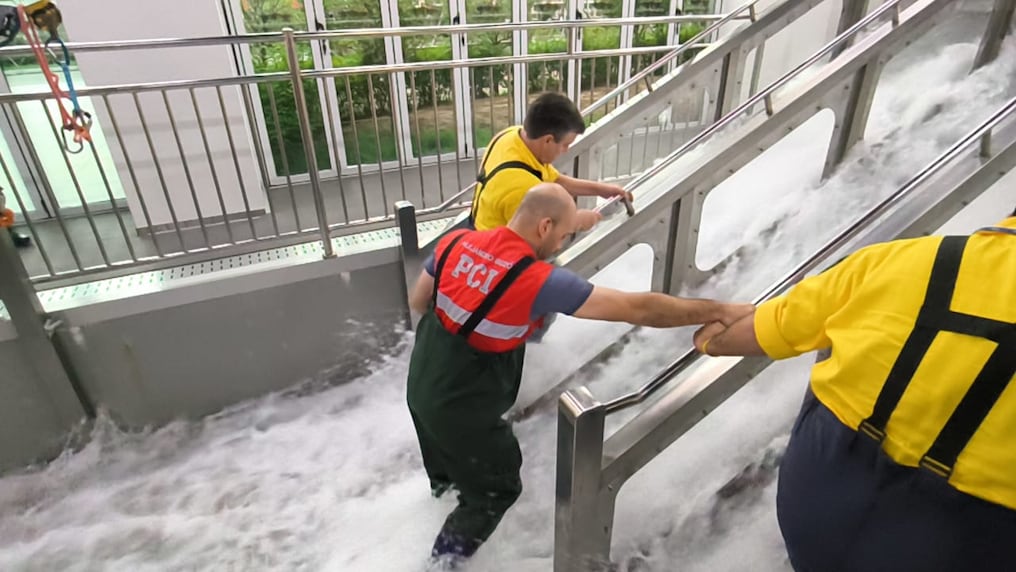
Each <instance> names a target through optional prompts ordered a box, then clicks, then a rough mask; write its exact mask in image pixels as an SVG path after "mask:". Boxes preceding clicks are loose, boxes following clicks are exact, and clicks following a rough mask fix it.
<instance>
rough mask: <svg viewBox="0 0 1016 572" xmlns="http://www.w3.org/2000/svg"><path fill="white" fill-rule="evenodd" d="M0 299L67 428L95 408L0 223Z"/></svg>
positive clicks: (25, 353) (60, 418) (91, 414)
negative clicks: (51, 326)
mask: <svg viewBox="0 0 1016 572" xmlns="http://www.w3.org/2000/svg"><path fill="white" fill-rule="evenodd" d="M0 301H2V302H3V304H4V307H6V308H7V313H8V314H10V318H11V322H12V323H13V324H14V329H15V330H17V333H18V346H19V348H20V350H21V352H22V354H23V356H24V357H25V359H26V360H27V361H28V362H29V363H31V364H32V369H33V370H34V373H35V374H36V375H37V379H38V383H41V384H42V387H43V390H44V393H45V394H46V395H47V396H48V397H49V401H50V405H52V407H53V410H54V411H55V412H56V415H57V416H58V418H59V423H60V425H62V426H63V427H64V428H66V429H70V428H71V427H73V426H74V425H76V424H77V423H78V422H80V421H81V420H82V419H83V418H85V417H86V416H87V417H94V416H95V409H94V407H93V406H92V404H91V401H90V400H89V398H88V397H87V395H86V394H85V392H84V390H83V389H82V387H81V384H80V383H79V380H78V378H77V376H76V372H75V371H74V368H73V366H72V364H71V362H70V359H69V358H68V356H67V355H66V352H65V351H63V348H62V346H61V345H60V341H59V339H58V338H56V337H55V336H57V332H55V331H54V332H52V334H51V333H50V331H49V330H50V328H49V316H47V315H46V313H45V310H44V309H43V307H42V303H41V302H40V301H39V296H38V295H37V294H36V292H35V288H34V287H33V286H32V283H31V281H30V280H29V278H28V272H27V271H26V270H25V265H24V263H23V262H22V261H21V255H20V254H19V253H18V251H17V249H16V247H15V246H14V242H13V241H12V240H11V237H10V234H8V232H7V229H6V228H4V227H0Z"/></svg>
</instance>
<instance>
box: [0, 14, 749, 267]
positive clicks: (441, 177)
mask: <svg viewBox="0 0 1016 572" xmlns="http://www.w3.org/2000/svg"><path fill="white" fill-rule="evenodd" d="M742 13H743V11H740V10H739V11H737V12H735V13H732V14H727V15H685V16H667V17H648V18H611V19H582V20H566V21H553V22H525V23H509V24H470V25H464V26H426V27H422V26H421V27H407V28H399V29H394V30H389V29H357V30H338V31H331V32H293V31H291V30H287V31H284V32H281V33H267V34H246V35H238V36H223V37H209V38H192V39H156V40H146V41H124V42H87V43H69V44H68V47H69V48H70V49H71V50H72V51H73V52H74V53H76V54H79V55H83V54H96V53H102V52H111V51H112V52H117V51H122V50H151V49H156V48H178V47H179V48H182V47H189V48H194V47H204V48H209V47H211V48H214V47H216V46H218V47H223V48H229V47H237V46H241V45H246V44H250V45H265V44H269V45H270V44H271V43H279V42H280V41H281V44H282V47H283V48H284V52H285V60H286V62H287V67H286V71H279V72H272V73H255V74H238V73H234V74H230V75H228V76H218V77H210V78H203V79H194V80H172V81H159V82H145V83H131V84H122V85H110V86H100V87H80V86H79V89H78V90H77V95H78V96H79V97H80V98H81V99H82V100H83V101H84V103H83V107H85V106H86V105H90V106H91V109H92V110H94V112H95V115H96V123H97V125H98V126H99V127H96V131H99V130H101V132H102V134H103V135H104V136H105V139H106V141H107V142H108V147H109V148H108V149H106V148H105V147H103V146H100V145H97V144H95V143H91V142H90V143H88V144H86V150H85V153H83V154H81V155H77V156H70V155H67V154H66V153H64V156H63V158H62V159H61V160H59V161H58V162H57V165H58V170H59V173H55V172H54V166H53V163H52V162H51V161H50V159H51V158H52V156H53V153H52V150H48V149H44V148H43V147H41V145H42V144H43V143H44V142H45V140H46V139H49V140H50V141H52V140H53V139H59V137H58V128H57V127H55V126H54V118H53V116H52V115H51V111H50V107H49V106H50V105H51V104H52V102H53V100H52V96H51V95H50V94H49V93H42V92H32V93H10V94H0V110H2V112H3V113H2V114H0V115H2V116H4V117H5V118H8V119H7V122H8V124H7V125H6V126H4V127H5V130H7V131H9V132H10V133H12V134H13V139H14V140H16V141H17V143H18V145H17V147H18V148H19V149H20V150H21V151H22V155H23V160H20V161H19V160H17V159H18V158H17V157H16V158H15V159H16V160H15V162H14V163H13V164H8V162H7V160H6V159H4V158H0V163H2V165H0V167H2V171H3V173H4V174H5V175H6V176H7V180H8V181H9V183H10V188H9V189H8V193H9V194H10V195H12V197H13V198H12V200H11V203H12V204H14V203H16V204H17V205H18V207H19V208H20V209H21V211H22V214H21V216H20V219H21V220H22V221H23V224H24V226H25V228H26V230H27V231H28V233H29V234H30V235H32V237H33V239H34V243H35V245H36V249H35V251H33V252H37V256H36V255H35V254H34V253H32V254H29V255H28V256H27V257H26V262H27V263H28V265H29V267H30V271H31V275H32V279H33V281H34V282H37V283H42V282H50V281H54V280H63V279H68V278H75V279H77V278H78V277H82V276H88V275H92V274H98V273H103V274H109V273H111V272H113V273H123V272H128V271H130V269H132V268H134V267H137V266H141V265H147V266H158V265H169V264H179V263H181V262H183V261H185V260H186V261H198V260H205V259H212V258H217V257H221V256H225V255H227V254H235V253H241V252H245V251H254V250H259V249H264V248H268V247H269V246H276V245H286V244H292V243H296V242H301V241H306V240H308V239H313V238H314V237H319V238H320V239H321V241H322V244H323V248H324V251H325V254H326V256H330V255H332V254H333V250H332V246H331V238H332V236H333V235H334V234H339V233H348V232H355V231H357V230H358V229H362V228H370V227H372V226H377V225H389V224H391V218H392V215H391V212H390V205H391V201H393V200H395V199H397V198H400V197H401V198H402V199H406V198H408V197H414V199H416V198H418V199H419V200H420V201H421V206H423V208H424V209H425V211H426V213H437V212H440V210H443V209H444V208H448V207H449V206H452V205H454V204H455V201H456V199H457V198H458V197H461V195H462V194H464V193H465V192H468V191H467V190H463V189H464V187H465V186H464V185H463V184H462V181H463V178H464V177H465V179H466V180H471V179H472V178H473V177H474V176H475V170H476V162H477V160H478V155H479V154H480V152H481V150H482V148H481V145H482V144H484V143H485V140H484V133H485V132H486V131H489V132H496V131H497V130H499V129H500V128H503V127H507V126H508V125H510V124H513V123H515V122H516V119H518V118H519V117H520V116H521V111H520V110H519V109H518V107H519V105H518V104H519V103H520V102H519V101H517V100H518V99H519V98H518V97H517V96H518V95H523V96H525V95H527V94H528V93H529V92H530V91H532V90H531V89H530V88H529V87H527V86H531V85H533V81H536V82H537V83H536V85H538V86H540V87H542V88H546V89H559V90H562V91H564V90H567V89H568V88H569V87H571V90H572V92H573V93H574V94H575V97H576V99H577V100H579V101H581V100H582V99H583V96H584V94H586V93H588V94H589V97H590V99H591V100H592V99H594V98H596V97H599V95H600V93H602V92H603V91H605V90H610V89H612V88H614V87H615V85H616V82H612V80H613V79H623V78H624V76H625V73H622V72H621V71H620V62H621V61H622V59H623V58H629V59H631V58H645V59H646V61H645V62H644V63H646V64H648V63H650V62H652V61H655V60H656V59H657V58H658V57H660V56H662V55H664V54H666V55H667V57H670V58H673V57H674V53H675V49H674V48H673V47H672V46H656V47H633V48H623V49H622V48H617V49H608V50H596V51H581V50H580V49H579V48H578V45H577V43H576V39H575V38H576V36H575V34H577V32H578V31H579V30H581V29H584V28H589V27H609V26H644V25H650V24H680V23H692V22H701V23H706V24H711V25H710V26H709V27H708V28H707V29H708V30H710V31H712V30H716V29H718V27H719V26H720V25H723V24H726V23H729V22H731V21H734V20H737V19H740V18H742V16H741V14H742ZM549 29H555V30H556V29H564V30H567V31H569V33H570V34H571V37H570V38H569V42H568V49H567V51H566V52H562V53H553V54H534V55H528V56H504V57H486V58H473V59H458V60H442V61H429V62H409V63H399V64H387V65H365V66H357V67H345V68H342V67H339V68H325V69H318V70H304V69H301V62H303V63H306V57H307V52H306V51H302V49H303V48H306V47H307V45H308V44H310V45H311V48H313V47H314V46H315V45H316V44H317V43H327V42H330V41H337V40H344V41H346V40H350V39H356V38H385V37H395V38H401V37H407V36H434V35H442V34H443V35H450V36H453V37H455V38H460V37H465V36H467V35H470V34H482V33H491V32H514V31H524V30H530V31H534V30H549ZM706 35H707V34H705V33H703V34H699V35H698V36H697V37H696V38H695V41H693V42H688V43H687V44H685V45H683V46H681V47H680V48H679V49H680V53H688V52H690V51H692V50H701V49H703V48H705V47H707V44H705V42H704V41H702V40H703V39H704V38H705V37H706ZM25 53H28V48H26V47H7V48H2V49H0V57H3V56H18V55H21V54H25ZM209 53H210V52H209ZM215 55H220V54H218V53H216V54H215ZM642 65H643V62H639V63H638V65H636V66H635V69H636V71H637V70H638V69H640V67H641V66H642ZM604 68H606V69H607V72H606V73H605V74H604V72H602V71H601V72H600V73H601V74H602V75H606V76H608V77H606V78H604V77H602V75H601V77H600V78H599V79H597V77H596V74H597V73H598V72H597V70H603V69H604ZM516 70H522V72H523V73H524V74H526V75H524V76H521V77H519V76H517V74H516V73H515V72H516ZM527 70H528V71H527ZM446 76H452V80H451V81H450V82H446V83H448V84H449V85H450V90H451V92H450V93H445V92H447V91H448V89H447V88H448V86H446V85H445V84H443V83H441V81H442V80H440V79H439V78H441V77H446ZM484 76H486V77H484ZM530 76H533V78H535V79H532V80H531V78H530ZM467 78H468V79H467ZM484 82H486V83H484ZM547 82H549V83H547ZM620 83H624V82H620ZM629 83H630V82H629ZM422 84H428V85H427V86H424V85H422ZM439 84H440V85H439ZM571 84H574V85H571ZM466 85H471V86H473V88H474V89H471V90H470V91H469V92H468V93H467V92H464V91H463V86H466ZM428 89H429V93H427V90H428ZM358 90H359V91H358ZM364 90H365V92H366V93H365V95H364V93H363V92H364ZM354 92H355V93H359V94H360V95H358V96H356V97H360V96H361V95H362V96H363V97H366V98H367V101H365V102H359V101H358V100H357V99H356V97H354ZM283 99H285V101H283ZM89 100H90V101H89ZM485 100H486V101H485ZM462 101H465V103H466V107H465V109H468V110H469V116H468V117H467V116H463V115H461V113H460V110H461V109H462V108H460V107H459V106H458V102H462ZM294 102H295V103H294ZM308 102H311V103H310V104H309V103H308ZM488 111H489V113H488ZM294 115H295V117H296V120H295V122H294V123H292V124H289V123H285V122H284V119H285V117H287V116H288V117H292V116H294ZM467 122H468V123H469V124H470V125H471V129H468V130H466V131H463V129H462V128H461V125H463V124H464V123H467ZM42 123H46V124H47V126H43V125H42ZM426 123H430V125H429V126H428V125H426ZM8 128H9V129H8ZM40 128H41V129H42V130H43V131H44V132H43V131H40ZM252 128H254V129H257V130H258V131H259V132H260V136H259V133H257V132H255V133H250V131H249V130H250V129H252ZM294 128H295V129H294ZM40 133H41V134H40ZM51 137H52V138H53V139H50V138H51ZM428 138H429V139H430V140H431V142H430V143H427V142H425V141H424V139H428ZM99 139H100V140H101V138H99ZM443 140H446V141H447V143H442V141H443ZM343 143H344V144H343ZM428 145H429V147H428ZM435 146H436V148H434V147H435ZM470 160H471V161H470ZM17 174H20V175H21V176H20V177H17V176H15V175H17ZM258 174H260V180H258V178H257V177H258ZM18 178H20V179H21V180H23V181H25V184H24V186H22V185H20V184H17V183H16V180H17V179H18ZM435 180H436V181H437V183H438V184H437V185H434V184H433V181H435ZM449 188H453V189H454V191H453V192H452V191H449V190H448V189H449ZM68 191H69V192H68ZM449 196H451V198H449ZM98 197H101V200H99V198H98ZM125 204H126V205H127V206H129V210H128V209H125V208H124V207H125ZM432 205H434V206H436V207H437V208H434V207H433V206H432ZM33 207H34V208H33ZM426 213H425V214H426ZM78 215H84V216H83V220H82V219H79V218H78ZM310 221H313V222H310ZM81 222H85V223H86V224H84V225H82V224H81Z"/></svg>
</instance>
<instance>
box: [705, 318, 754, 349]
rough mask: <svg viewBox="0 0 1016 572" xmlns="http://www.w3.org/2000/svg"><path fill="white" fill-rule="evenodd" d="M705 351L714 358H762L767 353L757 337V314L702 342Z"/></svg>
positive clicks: (742, 319)
mask: <svg viewBox="0 0 1016 572" xmlns="http://www.w3.org/2000/svg"><path fill="white" fill-rule="evenodd" d="M702 344H704V345H705V351H706V353H708V354H709V355H714V356H762V355H765V351H763V350H762V346H760V345H759V343H758V339H757V338H756V337H755V314H754V313H752V314H749V315H747V316H745V317H743V318H741V319H740V320H738V321H736V322H734V323H733V324H731V326H730V327H729V328H726V329H724V330H722V331H720V332H719V333H718V334H716V335H714V336H711V337H708V339H706V340H702Z"/></svg>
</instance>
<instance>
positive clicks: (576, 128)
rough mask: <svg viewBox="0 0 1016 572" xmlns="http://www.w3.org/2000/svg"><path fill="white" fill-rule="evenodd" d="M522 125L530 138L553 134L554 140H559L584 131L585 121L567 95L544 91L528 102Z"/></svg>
mask: <svg viewBox="0 0 1016 572" xmlns="http://www.w3.org/2000/svg"><path fill="white" fill-rule="evenodd" d="M522 127H523V128H525V130H526V136H528V137H529V138H530V139H538V138H540V137H543V136H544V135H553V136H554V141H560V140H561V139H563V138H564V137H565V136H566V135H568V134H569V133H577V134H579V135H581V134H582V133H585V131H586V122H585V121H584V120H583V119H582V114H581V113H579V110H578V108H577V107H575V104H574V103H572V100H570V99H568V96H566V95H564V94H560V93H544V94H541V95H540V96H539V97H537V98H536V99H535V100H533V102H532V103H531V104H529V109H527V110H526V120H525V122H524V123H523V124H522Z"/></svg>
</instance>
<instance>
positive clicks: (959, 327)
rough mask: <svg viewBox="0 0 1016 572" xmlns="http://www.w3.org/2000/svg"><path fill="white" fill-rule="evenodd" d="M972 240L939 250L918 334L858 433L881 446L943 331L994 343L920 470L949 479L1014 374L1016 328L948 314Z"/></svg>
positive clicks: (956, 240)
mask: <svg viewBox="0 0 1016 572" xmlns="http://www.w3.org/2000/svg"><path fill="white" fill-rule="evenodd" d="M985 230H988V229H985ZM1003 230H1005V231H1011V229H1003ZM968 238H969V237H966V236H948V237H945V238H944V239H943V240H942V243H941V245H939V248H938V253H937V255H936V256H935V262H934V265H933V266H932V270H931V279H930V280H929V281H928V290H927V293H926V294H925V298H924V304H923V306H922V307H921V310H920V312H919V313H918V315H917V323H916V325H915V327H914V330H913V331H912V332H911V333H910V337H909V338H907V341H906V343H905V344H904V345H903V349H902V350H901V351H900V355H899V357H898V358H897V359H896V363H895V364H894V365H893V367H892V369H891V370H890V372H889V376H888V378H887V379H886V382H885V385H884V386H883V387H882V391H881V392H880V393H879V396H878V399H877V400H876V401H875V407H874V410H873V412H872V414H871V417H869V418H867V419H865V420H864V421H862V422H861V425H860V427H859V428H858V429H859V430H860V431H861V432H862V433H864V434H865V435H868V436H869V437H871V438H873V439H875V440H876V441H879V442H881V441H882V440H883V439H884V438H885V428H886V425H887V424H888V422H889V417H890V416H891V415H892V413H893V411H894V410H895V409H896V406H897V405H898V404H899V402H900V399H901V398H902V397H903V393H904V392H905V391H906V389H907V385H909V383H910V381H911V379H912V378H913V376H914V373H915V372H916V371H917V368H918V367H919V366H920V364H921V361H922V360H923V359H924V356H925V354H927V352H928V349H929V348H930V347H931V344H932V342H934V340H935V337H936V336H937V335H938V334H939V332H954V333H958V334H964V335H968V336H974V337H979V338H985V339H989V340H992V341H993V342H995V343H996V344H998V346H997V347H996V348H995V351H994V352H993V353H992V354H991V357H989V358H988V361H987V362H986V363H985V364H984V367H983V368H982V369H981V372H980V373H979V374H978V375H977V377H976V379H974V382H973V384H971V386H970V389H968V390H967V393H966V394H965V395H964V396H963V399H962V400H961V401H960V403H959V405H958V406H957V407H956V409H955V410H954V411H953V413H952V415H951V416H950V417H949V420H948V421H946V424H945V426H944V427H943V428H942V431H941V432H940V433H939V434H938V436H937V437H936V438H935V442H934V443H933V444H932V445H931V448H930V449H928V451H927V452H926V453H925V455H924V456H923V457H922V458H921V462H920V466H922V467H924V468H926V469H928V470H930V471H932V472H934V473H936V474H938V475H939V476H942V477H945V478H948V477H949V475H951V474H952V470H953V465H955V463H956V459H957V457H959V455H960V453H961V452H962V451H963V449H964V447H966V446H967V443H969V442H970V439H971V438H973V436H974V433H975V432H977V429H978V427H980V425H981V423H982V422H983V421H984V419H985V417H987V416H988V413H989V412H990V411H991V409H992V407H994V405H995V403H996V402H997V401H998V398H999V397H1000V396H1001V395H1002V392H1003V391H1004V390H1005V388H1006V386H1008V384H1009V382H1010V380H1011V379H1012V377H1013V375H1014V374H1016V324H1013V323H1008V322H1002V321H998V320H992V319H989V318H982V317H980V316H973V315H970V314H963V313H960V312H953V311H952V310H950V309H949V306H950V304H951V302H952V298H953V291H954V289H955V287H956V278H957V276H958V274H959V269H960V261H961V260H962V258H963V250H964V248H965V247H966V244H967V239H968Z"/></svg>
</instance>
